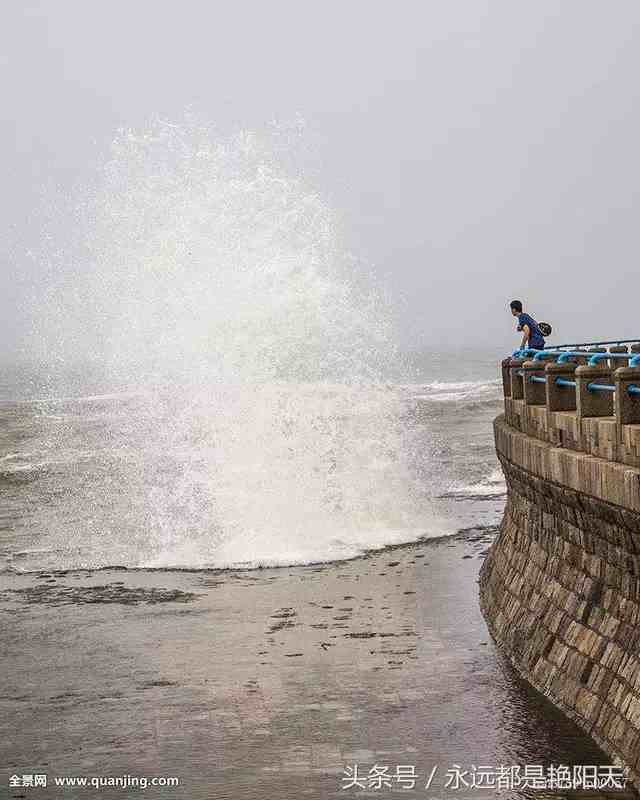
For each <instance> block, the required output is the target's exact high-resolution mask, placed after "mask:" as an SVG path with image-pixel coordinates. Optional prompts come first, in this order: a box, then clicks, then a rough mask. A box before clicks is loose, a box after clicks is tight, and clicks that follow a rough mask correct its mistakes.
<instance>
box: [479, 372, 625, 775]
mask: <svg viewBox="0 0 640 800" xmlns="http://www.w3.org/2000/svg"><path fill="white" fill-rule="evenodd" d="M554 369H556V368H555V365H550V367H549V368H548V371H547V372H548V373H549V372H551V378H549V377H548V378H547V382H548V384H549V381H550V380H552V379H553V373H554ZM573 369H575V365H573ZM634 372H636V373H637V370H634ZM525 375H526V372H525ZM512 377H514V376H512ZM612 377H614V376H612ZM615 377H616V378H620V377H626V376H625V374H624V373H623V371H622V370H620V371H619V374H618V375H616V376H615ZM539 385H540V386H542V384H541V383H540V384H539ZM526 391H527V390H526V387H525V390H524V392H518V391H517V390H516V391H515V392H514V395H515V397H514V396H512V393H511V382H510V381H506V382H505V407H506V415H503V416H500V417H498V418H497V419H496V421H495V425H494V428H495V440H496V450H497V453H498V457H499V459H500V462H501V464H502V468H503V470H504V473H505V477H506V480H507V485H508V499H507V505H506V509H505V515H504V519H503V522H502V526H501V530H500V534H499V536H498V538H497V539H496V541H495V542H494V544H493V545H492V548H491V550H490V552H489V554H488V556H487V559H486V560H485V562H484V564H483V566H482V569H481V572H480V604H481V608H482V611H483V614H484V616H485V619H486V621H487V624H488V627H489V630H490V632H491V635H492V636H493V638H494V639H495V641H496V643H497V644H498V646H500V647H501V649H503V651H504V652H506V654H507V655H508V657H509V658H510V660H511V662H512V664H513V665H514V666H515V667H516V669H517V670H518V671H519V672H520V674H521V675H522V676H523V677H524V678H525V679H526V680H527V681H528V682H529V683H531V684H532V685H533V686H535V687H536V688H537V689H538V690H539V691H541V692H542V693H544V694H545V695H546V696H547V697H548V698H549V699H550V700H551V701H552V702H553V703H554V704H555V705H557V706H558V707H559V708H561V709H562V710H563V711H564V712H565V713H566V714H567V715H568V716H570V717H571V718H572V719H574V720H575V721H576V723H578V725H580V727H582V728H583V729H584V730H586V731H587V732H588V733H589V734H590V735H591V736H592V737H593V738H594V739H595V741H596V742H597V743H598V744H599V745H600V746H601V747H602V749H603V750H604V751H605V752H606V753H607V754H609V755H610V756H611V758H612V762H613V763H617V764H622V765H624V766H625V768H626V773H627V780H628V781H629V782H630V783H632V784H633V785H634V786H635V787H636V789H640V468H638V466H637V465H636V464H637V463H638V462H637V461H636V459H637V457H638V450H637V449H636V445H637V443H638V441H639V439H640V435H639V431H638V429H640V426H639V425H636V424H633V425H629V426H627V427H625V428H624V429H623V428H622V426H621V419H620V407H619V406H620V404H619V403H618V401H617V400H616V401H615V413H614V414H611V411H614V408H613V407H612V408H611V410H609V414H610V415H611V416H606V417H604V418H603V417H600V419H598V418H596V417H591V418H587V417H586V415H583V414H581V412H580V408H578V409H577V410H576V409H575V406H574V409H569V410H568V411H560V412H556V411H553V405H552V403H553V394H552V392H550V391H549V388H548V387H547V388H546V396H545V393H544V392H543V393H542V394H538V395H536V396H533V395H532V394H531V393H529V402H527V397H526ZM550 394H551V398H550ZM518 395H519V396H518ZM523 395H524V396H523ZM550 399H551V407H550V402H549V401H550ZM579 400H580V398H579V397H578V401H579ZM545 401H546V402H545ZM638 402H640V400H639V401H638ZM607 410H608V409H607ZM605 413H606V410H605ZM622 421H624V420H622ZM634 422H635V420H634Z"/></svg>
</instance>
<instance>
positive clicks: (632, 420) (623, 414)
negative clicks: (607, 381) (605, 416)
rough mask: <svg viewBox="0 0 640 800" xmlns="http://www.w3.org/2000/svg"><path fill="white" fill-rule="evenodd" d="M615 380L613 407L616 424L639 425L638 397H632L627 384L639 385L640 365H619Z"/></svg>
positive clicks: (639, 409)
mask: <svg viewBox="0 0 640 800" xmlns="http://www.w3.org/2000/svg"><path fill="white" fill-rule="evenodd" d="M613 379H614V381H615V387H616V391H615V400H614V409H615V415H616V422H617V424H618V425H640V397H639V396H636V397H632V396H631V395H630V394H629V392H628V391H627V390H628V388H629V386H640V367H619V368H618V369H617V370H616V371H615V372H614V373H613Z"/></svg>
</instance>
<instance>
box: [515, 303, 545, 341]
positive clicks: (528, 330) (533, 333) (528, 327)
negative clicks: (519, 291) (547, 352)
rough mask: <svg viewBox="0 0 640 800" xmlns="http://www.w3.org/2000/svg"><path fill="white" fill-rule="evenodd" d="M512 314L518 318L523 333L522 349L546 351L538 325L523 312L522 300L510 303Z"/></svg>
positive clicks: (519, 327) (519, 328)
mask: <svg viewBox="0 0 640 800" xmlns="http://www.w3.org/2000/svg"><path fill="white" fill-rule="evenodd" d="M510 308H511V313H512V314H513V316H514V317H518V330H519V331H522V343H521V344H520V349H521V350H524V349H525V348H530V349H531V350H543V349H544V336H543V335H542V331H541V330H540V328H539V327H538V323H537V322H536V321H535V319H533V317H530V316H529V314H525V313H524V312H523V311H522V303H521V301H520V300H512V301H511V303H510Z"/></svg>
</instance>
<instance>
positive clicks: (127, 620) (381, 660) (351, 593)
mask: <svg viewBox="0 0 640 800" xmlns="http://www.w3.org/2000/svg"><path fill="white" fill-rule="evenodd" d="M495 535H496V530H495V529H494V528H489V529H470V530H467V531H463V532H461V533H460V534H458V535H456V536H453V537H447V538H439V539H427V540H424V541H420V542H418V543H415V544H411V545H406V546H401V547H394V548H390V549H385V550H382V551H376V552H372V553H370V554H368V555H366V556H363V557H360V558H357V559H353V560H351V561H345V562H339V563H330V564H319V565H310V566H304V567H290V568H289V567H282V568H277V569H257V570H247V571H209V572H204V571H157V570H156V571H152V570H127V569H113V568H112V569H108V570H97V571H90V572H87V571H73V572H47V573H32V574H23V575H20V574H11V573H5V574H3V575H2V578H1V583H0V612H1V613H2V618H3V624H2V627H1V629H0V674H1V675H2V688H1V690H0V694H1V697H0V710H1V712H2V713H1V714H0V732H1V737H0V750H1V752H2V759H1V762H2V770H3V774H2V776H1V777H0V781H1V783H0V785H1V787H2V788H1V789H0V796H6V797H9V798H22V797H24V798H30V797H34V798H35V797H38V798H47V797H65V798H87V797H96V798H97V797H100V798H132V797H137V796H140V797H142V796H144V797H153V798H156V797H157V798H180V799H181V800H182V799H183V798H184V799H185V800H199V799H200V798H203V799H204V798H214V797H215V798H234V800H244V799H245V798H246V799H249V798H251V800H253V798H266V799H267V800H271V799H272V798H291V800H295V799H296V798H301V797H310V798H324V797H343V798H348V797H365V796H366V797H369V796H371V797H383V796H403V797H412V798H413V797H415V798H449V797H451V798H453V797H462V798H476V800H481V799H484V798H490V797H491V798H494V797H496V796H501V797H504V798H519V797H527V796H533V794H535V796H537V797H547V798H558V797H566V796H574V797H575V796H598V797H599V796H603V795H594V794H584V795H580V794H576V793H574V792H564V793H562V792H559V793H558V792H554V791H548V792H546V791H543V792H541V791H537V792H531V791H529V790H526V789H517V788H509V787H507V786H505V785H504V784H503V786H502V788H496V786H490V785H489V784H487V783H486V781H489V782H490V781H491V775H490V773H491V770H493V771H494V774H497V772H498V770H499V769H500V768H501V765H502V766H503V769H504V766H506V767H507V768H509V767H520V770H521V771H524V769H525V766H526V765H536V764H542V765H544V766H545V768H546V767H548V766H549V765H551V764H555V765H559V764H563V765H568V766H572V765H580V764H583V765H584V764H591V765H594V764H599V765H607V764H609V761H608V758H607V756H606V755H605V754H604V753H602V751H600V749H599V748H598V747H597V746H596V745H595V744H594V743H593V742H592V741H591V740H590V739H589V738H588V737H587V736H586V734H584V733H583V732H581V731H580V730H579V729H578V728H577V726H576V725H575V724H574V723H573V722H572V721H570V720H568V719H566V718H565V717H564V716H563V715H562V714H561V713H560V712H559V711H557V709H555V708H554V707H553V706H552V705H551V704H550V703H549V702H548V701H547V700H546V699H545V698H544V697H542V696H541V695H540V694H538V693H537V692H536V691H535V690H533V689H531V688H530V687H529V686H528V685H527V684H526V683H524V682H523V681H522V680H521V679H520V678H519V676H518V675H517V673H516V672H515V670H514V669H513V668H512V667H511V665H510V664H509V663H508V662H507V661H506V659H505V658H504V657H503V656H502V654H501V653H500V652H499V651H498V650H497V649H496V648H495V647H494V645H493V642H492V640H491V639H490V637H489V634H488V632H487V628H486V626H485V623H484V620H483V618H482V615H481V613H480V610H479V606H478V597H477V594H478V592H477V589H478V587H477V577H478V571H479V568H480V565H481V563H482V559H483V558H484V556H485V554H486V551H487V548H488V547H489V546H490V544H491V542H492V540H493V538H494V536H495ZM480 768H482V770H484V772H485V777H484V780H485V784H484V785H482V780H481V779H478V778H477V775H478V772H479V771H480ZM487 773H488V777H487ZM35 775H40V776H42V775H46V781H47V786H46V787H43V786H37V787H36V786H34V787H33V788H30V787H28V786H27V787H25V786H24V785H22V776H27V784H28V782H29V778H28V776H35ZM456 775H458V776H461V777H456ZM474 775H476V778H475V780H476V785H473V783H472V781H473V780H474V778H473V776H474ZM16 776H19V778H20V781H19V782H20V784H21V785H18V783H19V782H18V780H17V779H16ZM12 777H13V780H12ZM78 778H80V779H83V778H84V779H85V780H86V782H87V785H86V786H81V785H77V779H78ZM176 778H177V779H178V785H177V786H175V785H166V784H167V782H168V780H169V779H172V780H174V779H176ZM61 779H62V780H64V779H74V780H76V785H71V781H70V780H67V785H66V786H60V785H56V781H57V782H58V783H59V782H60V780H61ZM98 779H100V780H102V783H101V784H100V786H98V785H97V780H98ZM116 779H119V780H120V785H117V784H116V783H115V780H116ZM152 779H155V780H156V781H158V780H162V781H164V783H165V785H152V784H151V781H152ZM92 780H93V782H94V785H92V784H91V781H92ZM109 780H111V784H109V782H108V781H109ZM143 780H145V781H146V782H147V788H146V789H143V788H142V787H141V782H142V781H143ZM136 781H137V783H136ZM412 781H413V783H412ZM40 782H42V778H40ZM12 783H13V785H11V784H12ZM465 783H466V784H467V785H465ZM427 784H429V786H428V788H427ZM456 784H457V785H456ZM611 796H615V797H623V796H625V795H624V794H623V793H621V792H620V791H618V792H612V793H611Z"/></svg>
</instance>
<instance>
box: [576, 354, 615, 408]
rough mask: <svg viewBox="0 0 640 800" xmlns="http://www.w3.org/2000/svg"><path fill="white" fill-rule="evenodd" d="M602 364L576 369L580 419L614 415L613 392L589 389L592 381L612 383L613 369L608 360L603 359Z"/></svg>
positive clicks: (577, 403) (577, 401) (577, 405)
mask: <svg viewBox="0 0 640 800" xmlns="http://www.w3.org/2000/svg"><path fill="white" fill-rule="evenodd" d="M605 353H606V350H605ZM600 364H603V366H600ZM600 364H598V366H586V367H578V368H577V369H576V372H575V377H576V411H577V415H578V420H581V419H583V418H584V417H610V416H612V415H613V392H590V391H589V389H588V386H589V384H590V383H592V382H597V383H611V381H612V370H611V369H610V368H609V367H608V366H607V360H606V359H603V360H602V361H601V362H600Z"/></svg>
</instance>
